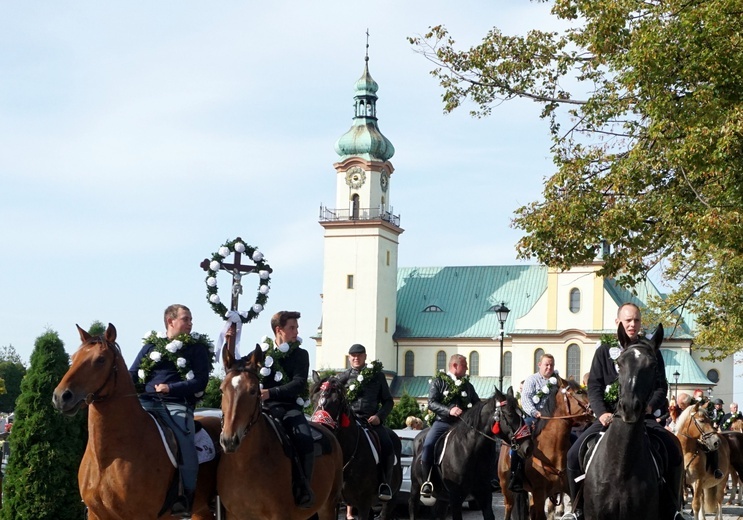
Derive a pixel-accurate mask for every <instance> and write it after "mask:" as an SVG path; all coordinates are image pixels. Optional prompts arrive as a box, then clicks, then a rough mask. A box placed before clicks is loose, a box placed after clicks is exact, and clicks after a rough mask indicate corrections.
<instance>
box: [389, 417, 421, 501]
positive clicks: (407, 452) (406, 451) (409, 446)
mask: <svg viewBox="0 0 743 520" xmlns="http://www.w3.org/2000/svg"><path fill="white" fill-rule="evenodd" d="M394 432H395V433H396V434H397V436H398V437H400V442H402V459H401V460H400V466H402V483H401V484H400V491H399V492H398V493H397V495H395V501H396V503H397V504H400V505H402V504H405V506H406V507H407V503H408V498H409V497H410V466H411V465H412V464H413V443H414V441H415V438H416V436H417V435H418V434H419V433H420V430H394Z"/></svg>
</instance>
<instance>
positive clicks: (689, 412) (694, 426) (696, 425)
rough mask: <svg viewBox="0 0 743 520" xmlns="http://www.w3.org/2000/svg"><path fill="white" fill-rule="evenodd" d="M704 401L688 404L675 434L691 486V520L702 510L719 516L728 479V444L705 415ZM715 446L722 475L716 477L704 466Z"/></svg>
mask: <svg viewBox="0 0 743 520" xmlns="http://www.w3.org/2000/svg"><path fill="white" fill-rule="evenodd" d="M706 404H707V403H705V404H704V405H703V404H701V403H695V404H693V405H689V406H688V407H687V408H686V409H685V410H684V411H683V413H682V414H681V415H680V416H679V418H678V427H677V431H676V437H678V439H679V441H680V442H681V449H682V450H683V453H684V469H685V476H686V483H687V484H688V485H690V486H692V488H693V490H694V498H693V499H692V502H691V509H692V513H693V515H694V519H695V520H704V518H705V511H707V512H709V513H714V514H715V520H722V501H723V499H724V498H725V484H726V483H727V481H728V469H729V466H730V447H729V444H728V440H727V438H726V437H725V436H724V435H720V434H719V433H717V430H716V429H715V427H714V426H713V425H712V421H711V419H710V418H709V416H708V415H707V410H706ZM714 450H717V452H718V454H719V457H718V464H719V468H720V470H721V471H722V473H723V477H722V478H720V479H716V478H715V477H714V475H713V474H712V472H711V471H709V470H708V469H707V453H709V452H710V451H714Z"/></svg>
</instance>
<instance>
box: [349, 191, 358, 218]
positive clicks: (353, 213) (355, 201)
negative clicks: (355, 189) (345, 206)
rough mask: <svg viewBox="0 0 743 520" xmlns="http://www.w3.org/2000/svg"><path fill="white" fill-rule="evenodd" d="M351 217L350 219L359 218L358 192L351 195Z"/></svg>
mask: <svg viewBox="0 0 743 520" xmlns="http://www.w3.org/2000/svg"><path fill="white" fill-rule="evenodd" d="M351 219H352V220H358V219H359V194H358V193H354V194H353V197H351Z"/></svg>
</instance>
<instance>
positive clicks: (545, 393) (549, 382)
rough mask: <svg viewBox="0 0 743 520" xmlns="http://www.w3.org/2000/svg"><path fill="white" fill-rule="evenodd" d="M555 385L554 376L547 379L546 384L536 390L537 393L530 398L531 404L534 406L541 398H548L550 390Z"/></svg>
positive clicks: (555, 379)
mask: <svg viewBox="0 0 743 520" xmlns="http://www.w3.org/2000/svg"><path fill="white" fill-rule="evenodd" d="M555 373H556V372H555ZM556 384H557V378H556V377H555V376H552V377H550V378H549V379H547V382H546V383H545V385H544V386H543V387H542V388H540V389H539V390H537V393H536V394H534V395H533V396H532V397H531V400H532V402H533V403H534V404H539V401H541V400H542V397H545V396H548V395H549V393H550V390H552V388H553V387H554V386H555V385H556Z"/></svg>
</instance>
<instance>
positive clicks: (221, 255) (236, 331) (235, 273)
mask: <svg viewBox="0 0 743 520" xmlns="http://www.w3.org/2000/svg"><path fill="white" fill-rule="evenodd" d="M230 255H233V261H232V263H228V262H227V261H226V260H227V258H228V257H229V256H230ZM243 255H247V256H248V257H249V258H250V259H251V260H252V261H253V262H254V263H253V265H250V264H243V263H241V259H242V256H243ZM199 265H200V267H201V268H202V269H203V270H204V271H206V272H207V277H206V293H207V294H206V297H207V300H208V301H209V305H211V307H212V310H214V312H215V313H217V314H218V315H219V316H220V317H222V319H223V320H225V321H226V322H227V324H225V328H224V330H223V331H222V333H221V334H220V336H219V342H218V345H219V346H220V348H221V347H222V346H226V348H227V349H228V350H229V352H230V353H231V354H232V355H233V356H237V352H236V350H237V348H238V347H239V344H240V331H241V328H242V325H243V324H245V323H248V322H250V321H251V320H252V319H253V318H255V317H256V316H258V314H260V312H261V311H262V310H263V307H264V305H265V303H266V301H267V300H268V291H269V285H268V284H269V281H270V275H271V272H272V270H271V267H270V266H269V265H268V264H267V263H266V262H265V260H264V258H263V253H261V252H260V251H258V249H257V248H255V247H252V246H249V245H247V244H245V243H244V242H243V240H242V238H240V237H238V238H236V239H234V240H230V241H229V242H227V243H225V244H223V245H222V246H220V248H219V250H218V251H217V252H216V253H213V254H212V258H211V260H209V259H208V258H206V259H204V261H203V262H201V264H199ZM220 271H227V272H228V273H230V274H232V287H231V291H230V293H231V296H232V298H231V301H230V309H229V310H228V309H227V307H225V306H224V304H223V303H222V301H221V299H220V298H219V294H218V293H217V273H219V272H220ZM254 272H257V273H258V275H259V278H260V280H259V284H258V296H257V298H256V300H255V303H254V304H253V306H252V307H251V308H250V309H249V310H247V311H242V312H241V311H240V310H239V309H238V303H239V301H240V295H241V294H242V293H243V286H242V277H243V276H245V275H246V274H250V273H254ZM225 339H226V340H227V343H226V345H225V343H224V340H225Z"/></svg>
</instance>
